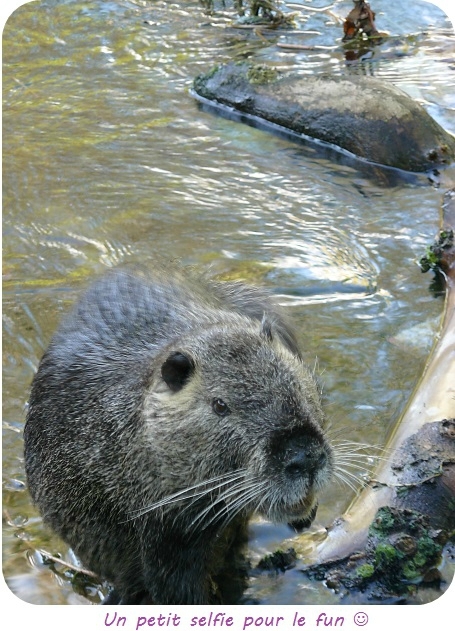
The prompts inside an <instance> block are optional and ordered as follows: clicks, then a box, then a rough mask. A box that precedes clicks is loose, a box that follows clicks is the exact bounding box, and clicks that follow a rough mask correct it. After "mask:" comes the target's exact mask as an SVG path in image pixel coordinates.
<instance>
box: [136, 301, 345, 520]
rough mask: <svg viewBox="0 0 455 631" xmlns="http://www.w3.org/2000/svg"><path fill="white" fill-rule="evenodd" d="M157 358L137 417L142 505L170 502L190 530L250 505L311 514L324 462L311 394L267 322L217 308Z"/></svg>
mask: <svg viewBox="0 0 455 631" xmlns="http://www.w3.org/2000/svg"><path fill="white" fill-rule="evenodd" d="M157 362H158V364H159V369H155V370H153V371H152V377H151V381H150V386H149V389H148V392H147V394H146V397H145V402H144V407H143V419H144V436H145V440H146V441H147V442H148V444H149V449H150V456H151V457H152V458H153V460H154V461H155V462H159V463H160V467H161V469H160V489H157V488H156V486H155V487H154V488H153V495H154V496H155V498H156V496H157V494H158V498H159V499H158V501H155V502H152V504H149V505H148V506H147V509H158V508H159V509H162V510H163V509H164V508H165V507H166V510H168V511H169V510H172V508H174V509H178V511H179V514H180V517H179V520H181V521H182V523H184V524H186V528H187V529H189V530H192V529H193V528H195V527H197V528H198V529H199V528H201V527H202V528H204V527H205V526H207V525H209V524H211V525H214V524H215V523H218V522H219V523H220V524H221V525H222V524H226V523H228V522H229V521H230V520H231V519H232V518H233V517H234V516H236V515H237V514H243V515H245V516H246V517H249V516H250V515H251V513H252V512H254V511H258V512H260V513H261V514H262V515H264V516H265V517H266V518H268V519H271V520H273V521H280V522H283V521H284V522H286V521H292V522H294V521H296V520H305V519H306V518H308V517H309V515H311V513H312V512H314V507H315V493H316V492H317V491H318V490H319V489H321V488H322V487H323V486H324V484H325V483H326V482H327V480H328V479H329V478H330V475H331V470H332V467H333V456H332V450H331V447H330V445H329V444H328V442H327V440H326V438H325V435H324V414H323V412H322V408H321V403H320V394H319V391H318V388H317V385H316V382H315V379H314V376H313V375H312V374H311V372H310V371H309V370H308V368H307V367H306V366H305V365H304V364H303V362H302V360H301V359H300V358H299V357H296V355H295V354H293V353H292V352H291V350H289V349H288V348H287V347H286V346H285V344H284V343H283V342H282V341H281V339H280V337H279V336H278V335H275V334H274V331H273V323H270V322H269V321H267V320H264V321H263V322H262V323H260V322H257V323H252V321H251V320H249V319H246V318H244V317H243V316H240V315H238V314H232V313H226V314H225V317H223V319H222V324H220V323H218V324H216V325H212V326H208V327H206V328H204V329H200V330H198V331H197V332H195V331H194V330H193V331H192V332H191V336H187V337H185V336H184V337H182V338H180V339H179V340H178V344H176V345H173V344H171V345H169V346H168V347H167V348H166V349H165V351H164V352H163V353H162V354H161V355H160V356H159V357H158V358H157ZM144 508H146V507H144ZM313 516H314V515H313Z"/></svg>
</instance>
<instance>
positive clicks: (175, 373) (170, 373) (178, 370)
mask: <svg viewBox="0 0 455 631" xmlns="http://www.w3.org/2000/svg"><path fill="white" fill-rule="evenodd" d="M193 370H194V361H193V359H192V358H191V357H189V356H188V355H184V354H183V353H180V352H178V351H176V352H175V353H172V354H171V355H169V357H168V358H167V359H166V361H165V362H164V364H163V365H162V366H161V376H162V377H163V379H164V381H165V383H166V384H167V386H168V387H169V389H170V390H172V392H178V391H179V390H181V389H182V388H183V386H184V385H185V384H186V382H187V381H188V379H189V378H190V377H191V374H192V373H193Z"/></svg>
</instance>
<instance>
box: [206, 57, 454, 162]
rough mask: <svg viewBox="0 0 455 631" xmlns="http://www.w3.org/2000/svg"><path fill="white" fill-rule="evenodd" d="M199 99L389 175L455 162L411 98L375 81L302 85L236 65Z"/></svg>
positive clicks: (209, 82)
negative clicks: (363, 161) (317, 142)
mask: <svg viewBox="0 0 455 631" xmlns="http://www.w3.org/2000/svg"><path fill="white" fill-rule="evenodd" d="M194 95H195V96H196V98H198V97H199V98H202V99H207V100H208V101H210V102H211V104H212V105H213V106H215V107H219V108H220V109H222V108H223V106H227V107H229V108H233V109H234V111H235V112H238V113H240V114H242V115H245V114H246V115H247V116H250V117H251V119H252V120H255V119H259V120H261V121H263V122H268V123H273V124H275V125H279V126H280V127H281V128H284V129H286V130H288V131H289V132H291V133H294V134H297V135H299V136H302V135H304V136H309V137H311V138H313V139H318V140H322V141H324V142H327V143H330V144H332V145H336V146H337V147H339V148H341V149H344V150H346V151H349V152H350V153H352V154H354V155H355V156H357V157H360V158H364V159H366V160H368V161H370V162H374V163H378V164H382V165H385V166H389V167H394V168H398V169H403V170H406V171H413V172H424V171H428V170H429V169H435V168H438V167H441V166H443V165H446V164H449V163H450V162H452V161H453V160H454V159H455V138H454V137H453V136H451V135H450V134H449V133H447V132H446V131H445V130H444V129H443V128H442V127H441V126H440V125H439V124H438V123H437V122H436V121H435V120H433V118H431V116H430V115H429V114H428V113H427V112H426V111H425V110H424V108H423V107H421V106H420V105H419V104H418V103H415V102H414V101H413V100H412V99H411V98H410V97H409V96H408V95H407V94H405V93H404V92H402V91H401V90H399V89H398V88H396V87H395V86H393V85H391V84H388V83H385V82H383V81H380V80H378V79H374V78H373V77H363V76H351V75H349V76H326V75H323V76H317V77H312V76H310V77H303V76H298V75H295V74H294V75H293V74H283V73H280V72H279V71H277V70H274V69H270V68H268V67H264V66H252V65H250V64H247V63H240V64H235V63H229V64H227V65H224V66H220V67H217V68H215V69H214V70H212V71H211V72H209V73H208V74H205V75H201V76H199V77H197V78H196V79H195V81H194Z"/></svg>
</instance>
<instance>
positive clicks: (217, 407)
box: [212, 399, 229, 416]
mask: <svg viewBox="0 0 455 631" xmlns="http://www.w3.org/2000/svg"><path fill="white" fill-rule="evenodd" d="M212 408H213V411H214V412H215V414H218V416H226V414H229V408H228V406H227V404H226V403H225V402H224V401H223V400H222V399H213V401H212Z"/></svg>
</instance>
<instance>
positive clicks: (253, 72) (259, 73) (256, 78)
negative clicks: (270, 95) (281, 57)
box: [246, 65, 278, 85]
mask: <svg viewBox="0 0 455 631" xmlns="http://www.w3.org/2000/svg"><path fill="white" fill-rule="evenodd" d="M277 77H278V70H276V68H271V67H270V66H262V65H254V66H250V67H249V68H248V70H247V73H246V78H247V79H248V81H249V82H250V83H253V84H257V85H264V84H266V83H271V82H272V81H275V80H276V79H277Z"/></svg>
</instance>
